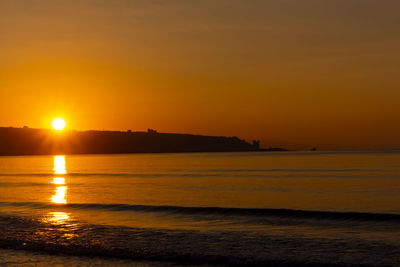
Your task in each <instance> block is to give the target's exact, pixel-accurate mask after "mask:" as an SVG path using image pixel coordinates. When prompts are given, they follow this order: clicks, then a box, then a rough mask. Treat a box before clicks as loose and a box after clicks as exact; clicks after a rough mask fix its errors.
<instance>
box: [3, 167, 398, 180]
mask: <svg viewBox="0 0 400 267" xmlns="http://www.w3.org/2000/svg"><path fill="white" fill-rule="evenodd" d="M379 174H384V177H385V178H400V174H399V173H398V171H394V170H393V171H391V170H285V169H276V170H272V169H271V170H196V171H176V172H164V173H106V172H104V173H80V172H76V173H66V174H54V173H1V174H0V177H54V176H64V177H120V178H154V177H197V178H202V177H247V178H264V177H274V178H302V177H303V178H309V177H310V178H312V177H318V178H354V177H362V178H375V177H377V175H379Z"/></svg>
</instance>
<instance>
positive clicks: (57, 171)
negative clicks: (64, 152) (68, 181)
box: [46, 156, 70, 224]
mask: <svg viewBox="0 0 400 267" xmlns="http://www.w3.org/2000/svg"><path fill="white" fill-rule="evenodd" d="M53 171H54V175H55V177H54V178H53V181H52V182H51V183H52V184H54V185H56V187H55V193H54V195H53V196H52V197H51V199H50V200H51V202H52V203H54V204H67V199H66V196H67V186H66V185H65V178H64V177H59V175H62V174H64V175H65V174H67V169H66V166H65V156H54V167H53ZM69 218H70V216H69V215H68V214H67V213H65V212H60V211H57V212H49V213H48V219H47V220H46V221H47V222H50V223H53V224H62V223H64V222H65V221H67V220H68V219H69Z"/></svg>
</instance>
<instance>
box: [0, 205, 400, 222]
mask: <svg viewBox="0 0 400 267" xmlns="http://www.w3.org/2000/svg"><path fill="white" fill-rule="evenodd" d="M0 206H13V207H29V208H36V209H43V208H54V207H57V208H64V209H78V210H103V211H132V212H153V213H168V214H178V215H185V214H186V215H220V216H245V217H254V216H255V217H279V218H297V219H323V220H354V221H378V222H384V221H388V222H395V223H400V214H396V213H368V212H338V211H318V210H294V209H270V208H223V207H184V206H152V205H129V204H100V203H69V204H62V205H59V204H51V203H44V202H0Z"/></svg>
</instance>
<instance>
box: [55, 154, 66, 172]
mask: <svg viewBox="0 0 400 267" xmlns="http://www.w3.org/2000/svg"><path fill="white" fill-rule="evenodd" d="M53 170H54V174H66V173H67V169H66V168H65V156H54V168H53Z"/></svg>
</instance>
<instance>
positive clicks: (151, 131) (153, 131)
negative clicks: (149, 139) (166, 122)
mask: <svg viewBox="0 0 400 267" xmlns="http://www.w3.org/2000/svg"><path fill="white" fill-rule="evenodd" d="M147 133H152V134H155V133H157V131H156V130H153V129H150V128H149V129H147Z"/></svg>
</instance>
